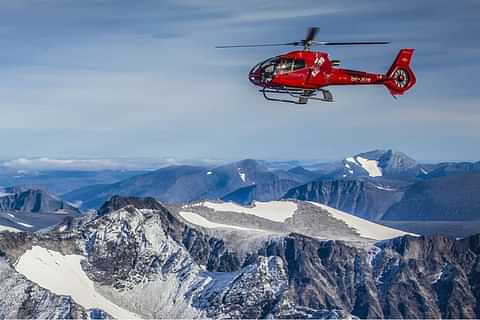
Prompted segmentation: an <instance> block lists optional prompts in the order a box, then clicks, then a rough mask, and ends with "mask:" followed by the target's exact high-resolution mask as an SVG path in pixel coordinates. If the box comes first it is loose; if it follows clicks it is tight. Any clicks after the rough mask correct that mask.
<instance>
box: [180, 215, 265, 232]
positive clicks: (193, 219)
mask: <svg viewBox="0 0 480 320" xmlns="http://www.w3.org/2000/svg"><path fill="white" fill-rule="evenodd" d="M179 214H180V216H181V217H182V218H183V219H185V220H187V221H188V222H190V223H192V224H195V225H198V226H201V227H204V228H209V229H211V228H229V229H237V230H246V231H255V232H265V231H264V230H261V229H251V228H244V227H239V226H232V225H229V224H223V223H216V222H212V221H210V220H207V219H205V218H204V217H202V216H201V215H199V214H197V213H194V212H187V211H181V212H179Z"/></svg>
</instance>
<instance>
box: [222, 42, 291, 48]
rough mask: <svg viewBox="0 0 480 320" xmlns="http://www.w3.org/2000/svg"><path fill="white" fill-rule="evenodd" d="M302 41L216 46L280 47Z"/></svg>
mask: <svg viewBox="0 0 480 320" xmlns="http://www.w3.org/2000/svg"><path fill="white" fill-rule="evenodd" d="M299 45H300V42H288V43H266V44H240V45H233V46H216V47H215V48H217V49H229V48H254V47H279V46H299Z"/></svg>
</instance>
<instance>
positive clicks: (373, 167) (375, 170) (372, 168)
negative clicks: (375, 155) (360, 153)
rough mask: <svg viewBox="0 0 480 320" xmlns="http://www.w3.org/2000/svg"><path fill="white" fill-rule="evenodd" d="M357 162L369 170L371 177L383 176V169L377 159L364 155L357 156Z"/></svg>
mask: <svg viewBox="0 0 480 320" xmlns="http://www.w3.org/2000/svg"><path fill="white" fill-rule="evenodd" d="M356 160H357V162H358V163H359V164H360V165H361V166H362V168H363V169H365V170H366V171H367V172H368V175H369V176H370V177H381V176H382V170H381V169H380V167H379V166H378V161H377V160H369V159H365V158H362V157H356Z"/></svg>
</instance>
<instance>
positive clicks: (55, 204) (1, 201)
mask: <svg viewBox="0 0 480 320" xmlns="http://www.w3.org/2000/svg"><path fill="white" fill-rule="evenodd" d="M6 191H10V192H11V193H10V192H9V193H7V194H8V195H5V196H0V211H20V212H32V213H37V212H56V211H62V213H80V211H79V210H78V209H77V208H75V207H73V206H72V205H70V204H68V203H66V202H64V201H62V200H60V199H58V198H56V197H54V196H52V195H50V194H48V193H47V192H45V191H42V190H22V189H17V188H13V189H12V188H9V189H6Z"/></svg>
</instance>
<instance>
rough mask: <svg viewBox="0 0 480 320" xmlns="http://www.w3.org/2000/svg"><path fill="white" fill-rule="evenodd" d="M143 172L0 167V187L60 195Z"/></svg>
mask: <svg viewBox="0 0 480 320" xmlns="http://www.w3.org/2000/svg"><path fill="white" fill-rule="evenodd" d="M144 172H145V171H139V170H98V171H78V170H77V171H66V170H50V171H26V170H13V169H10V168H5V167H0V186H18V187H23V188H27V189H42V190H44V191H47V192H50V193H52V194H56V195H60V194H63V193H66V192H69V191H72V190H75V189H78V188H81V187H84V186H90V185H93V184H102V183H103V184H107V183H114V182H117V181H120V180H124V179H127V178H129V177H132V176H136V175H139V174H142V173H144Z"/></svg>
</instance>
